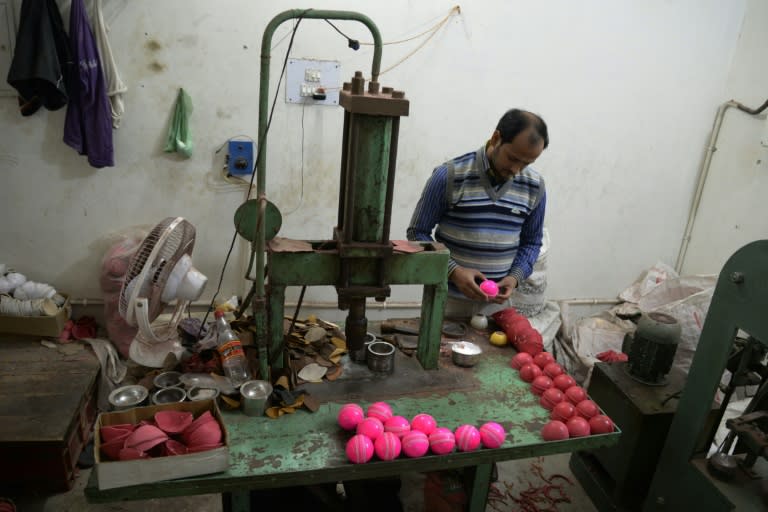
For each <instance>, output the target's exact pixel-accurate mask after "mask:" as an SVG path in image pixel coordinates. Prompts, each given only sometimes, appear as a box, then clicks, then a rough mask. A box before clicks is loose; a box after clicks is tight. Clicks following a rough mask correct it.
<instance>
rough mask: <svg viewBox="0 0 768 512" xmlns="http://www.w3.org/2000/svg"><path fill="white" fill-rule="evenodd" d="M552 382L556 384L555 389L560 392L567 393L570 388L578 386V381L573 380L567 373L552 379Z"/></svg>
mask: <svg viewBox="0 0 768 512" xmlns="http://www.w3.org/2000/svg"><path fill="white" fill-rule="evenodd" d="M552 382H554V383H555V387H556V388H557V389H559V390H560V391H565V390H566V389H568V388H569V387H571V386H575V385H576V381H575V380H573V377H571V376H570V375H567V374H565V373H561V374H560V375H558V376H557V377H555V378H554V379H552Z"/></svg>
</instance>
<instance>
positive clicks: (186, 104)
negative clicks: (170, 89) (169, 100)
mask: <svg viewBox="0 0 768 512" xmlns="http://www.w3.org/2000/svg"><path fill="white" fill-rule="evenodd" d="M190 114H192V98H190V97H189V94H187V93H186V91H185V90H184V89H182V88H179V95H178V96H177V97H176V106H175V107H174V112H173V120H172V121H171V125H170V126H169V127H168V140H167V141H166V143H165V152H166V153H173V152H174V151H175V152H177V153H180V154H181V155H184V156H185V157H187V158H189V157H191V156H192V132H191V130H190V129H189V116H190Z"/></svg>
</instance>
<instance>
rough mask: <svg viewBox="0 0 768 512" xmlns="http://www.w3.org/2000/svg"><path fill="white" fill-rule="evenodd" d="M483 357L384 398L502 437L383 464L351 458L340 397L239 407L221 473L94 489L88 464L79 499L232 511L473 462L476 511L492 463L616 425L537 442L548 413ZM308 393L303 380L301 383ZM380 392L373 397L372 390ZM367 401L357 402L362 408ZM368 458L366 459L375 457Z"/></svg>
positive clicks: (498, 362)
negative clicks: (215, 503) (280, 494)
mask: <svg viewBox="0 0 768 512" xmlns="http://www.w3.org/2000/svg"><path fill="white" fill-rule="evenodd" d="M486 348H487V350H486V356H485V357H484V359H483V360H482V361H481V362H480V363H479V364H478V365H477V366H475V367H474V368H471V369H456V368H455V367H454V368H450V369H449V368H448V367H447V366H448V365H451V363H450V358H447V357H445V356H443V357H441V358H440V359H441V361H440V362H441V366H445V367H444V368H441V369H439V370H436V371H437V372H441V371H462V372H467V377H468V379H469V380H470V381H471V384H470V385H468V386H465V387H463V388H462V389H458V390H447V391H445V390H443V391H440V392H430V391H429V389H414V390H413V393H412V394H408V395H407V396H403V394H398V395H397V396H393V397H390V398H389V399H388V400H387V401H388V402H389V403H390V404H391V405H392V408H393V410H394V412H395V414H399V415H402V416H405V417H406V418H411V417H413V416H414V415H416V414H418V413H421V412H426V413H429V414H431V415H433V416H434V417H435V419H436V420H437V421H438V424H439V425H440V426H444V427H448V428H451V429H455V428H456V427H458V426H459V425H461V424H464V423H470V424H473V425H476V426H480V425H481V424H482V423H484V422H486V421H496V422H498V423H501V424H502V425H503V426H504V427H505V428H506V430H507V440H506V441H505V443H504V444H503V445H502V446H501V447H500V448H497V449H492V450H491V449H480V450H477V451H474V452H467V453H459V452H454V453H452V454H450V455H442V456H436V455H430V456H426V457H422V458H418V459H410V458H403V457H402V456H401V458H398V459H397V460H394V461H391V462H382V461H376V462H369V463H367V464H351V463H349V462H348V461H347V459H346V456H345V452H344V445H345V442H346V440H347V439H348V438H349V437H350V434H349V433H347V432H344V431H342V430H341V429H340V428H339V427H338V426H337V424H336V414H337V412H338V410H339V407H340V406H341V405H342V404H343V403H345V401H333V402H327V403H324V404H323V405H322V406H321V407H320V409H319V410H318V411H317V412H315V413H310V412H308V411H306V410H300V411H297V412H296V413H294V414H288V415H284V416H282V417H280V418H279V419H277V420H272V419H269V418H267V417H263V418H253V417H248V416H245V415H243V414H241V413H240V412H227V413H224V415H223V416H224V421H225V424H226V428H227V430H228V432H229V439H230V447H229V449H230V462H231V465H230V468H229V470H228V471H226V472H223V473H217V474H212V475H207V476H200V477H194V478H185V479H181V480H173V481H165V482H157V483H154V484H145V485H136V486H132V487H123V488H117V489H108V490H101V491H100V490H99V489H98V484H97V481H96V478H97V477H96V472H92V473H91V479H90V481H89V483H88V486H87V487H86V489H85V494H86V496H87V499H88V501H90V502H93V503H103V502H112V501H121V500H138V499H147V498H162V497H170V496H184V495H193V494H210V493H230V498H231V499H230V500H227V502H228V503H230V505H231V507H230V508H231V509H232V510H233V511H247V510H250V498H249V493H248V490H250V489H267V488H278V487H289V486H296V485H314V484H320V483H330V482H338V481H347V480H357V479H367V478H376V477H385V476H394V475H399V474H401V473H404V472H414V471H415V472H428V471H434V470H444V469H449V468H459V467H474V469H475V471H474V472H473V474H474V481H473V484H472V488H471V489H469V493H470V510H473V511H480V510H484V509H485V503H486V499H487V492H488V485H489V481H490V476H491V466H492V463H494V462H497V461H504V460H510V459H522V458H528V457H535V456H540V455H550V454H555V453H564V452H572V451H576V450H592V449H595V448H600V447H606V446H612V445H614V444H616V443H617V442H618V438H619V435H620V434H619V433H618V432H617V433H613V434H606V435H597V436H590V437H584V438H578V439H569V440H565V441H557V442H545V441H543V440H542V439H541V437H540V435H539V431H540V429H541V427H542V425H544V424H545V423H546V422H547V421H548V416H549V412H548V411H546V410H545V409H544V408H543V407H541V406H540V405H539V404H538V401H537V399H536V398H537V397H535V396H534V395H533V394H532V393H531V392H530V391H529V385H528V384H526V383H525V382H523V381H522V380H520V378H519V377H518V376H517V372H516V371H514V370H512V369H511V368H510V367H509V366H508V361H509V359H510V357H511V355H512V354H513V353H514V352H513V351H512V350H511V349H509V348H507V349H496V348H495V347H491V346H490V345H487V344H486ZM307 389H308V390H309V391H310V392H311V389H312V388H311V385H308V386H307ZM377 398H381V397H377ZM373 401H375V400H367V401H362V400H360V401H357V403H360V404H361V405H362V406H364V407H365V406H367V405H368V404H369V403H371V402H373ZM374 460H375V458H374Z"/></svg>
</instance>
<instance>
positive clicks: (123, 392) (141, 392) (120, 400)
mask: <svg viewBox="0 0 768 512" xmlns="http://www.w3.org/2000/svg"><path fill="white" fill-rule="evenodd" d="M147 396H149V391H148V390H147V388H145V387H144V386H140V385H139V384H132V385H129V386H122V387H119V388H116V389H114V390H113V391H112V392H111V393H110V394H109V403H110V404H111V405H112V407H113V408H114V409H115V410H117V411H122V410H124V409H130V408H131V407H138V406H140V405H144V402H145V401H146V400H147Z"/></svg>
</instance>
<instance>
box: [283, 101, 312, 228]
mask: <svg viewBox="0 0 768 512" xmlns="http://www.w3.org/2000/svg"><path fill="white" fill-rule="evenodd" d="M306 106H307V101H306V100H304V102H303V103H302V104H301V192H300V194H299V203H298V204H297V205H296V208H294V209H293V210H291V211H289V212H286V214H285V215H286V216H288V215H290V214H292V213H294V212H295V211H296V210H298V209H299V208H300V207H301V203H302V202H303V201H304V107H306Z"/></svg>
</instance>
